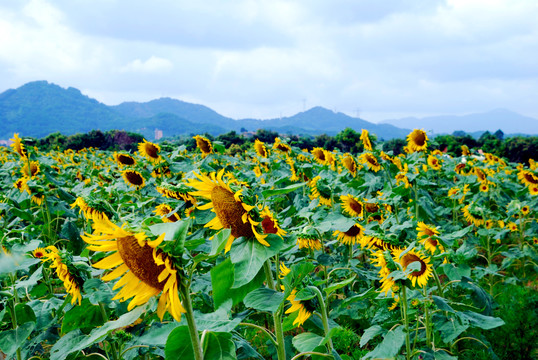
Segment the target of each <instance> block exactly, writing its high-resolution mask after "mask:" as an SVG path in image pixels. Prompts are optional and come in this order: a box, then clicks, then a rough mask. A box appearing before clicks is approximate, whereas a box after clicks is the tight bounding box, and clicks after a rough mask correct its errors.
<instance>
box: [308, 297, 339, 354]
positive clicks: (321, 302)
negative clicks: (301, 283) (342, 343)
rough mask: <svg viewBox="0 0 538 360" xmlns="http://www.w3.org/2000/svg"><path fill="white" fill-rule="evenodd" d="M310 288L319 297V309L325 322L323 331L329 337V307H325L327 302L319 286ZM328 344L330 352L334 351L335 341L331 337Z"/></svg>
mask: <svg viewBox="0 0 538 360" xmlns="http://www.w3.org/2000/svg"><path fill="white" fill-rule="evenodd" d="M308 288H309V289H311V290H313V291H314V292H315V293H316V295H317V297H318V301H319V307H320V308H321V320H322V321H323V330H324V331H325V336H329V331H330V328H329V317H328V316H327V307H326V305H325V300H324V299H323V294H322V293H321V291H320V290H319V289H318V288H317V286H309V287H308ZM328 344H329V350H331V351H332V350H333V349H334V347H333V341H332V339H331V338H330V337H329V342H328Z"/></svg>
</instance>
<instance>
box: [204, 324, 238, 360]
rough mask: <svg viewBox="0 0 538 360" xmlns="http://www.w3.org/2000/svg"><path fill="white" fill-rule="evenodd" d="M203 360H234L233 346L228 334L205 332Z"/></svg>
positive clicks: (230, 335)
mask: <svg viewBox="0 0 538 360" xmlns="http://www.w3.org/2000/svg"><path fill="white" fill-rule="evenodd" d="M202 346H203V348H204V358H205V359H211V360H235V359H237V357H236V356H235V344H234V342H233V340H232V334H231V333H228V332H213V331H210V332H207V333H205V336H204V343H203V345H202Z"/></svg>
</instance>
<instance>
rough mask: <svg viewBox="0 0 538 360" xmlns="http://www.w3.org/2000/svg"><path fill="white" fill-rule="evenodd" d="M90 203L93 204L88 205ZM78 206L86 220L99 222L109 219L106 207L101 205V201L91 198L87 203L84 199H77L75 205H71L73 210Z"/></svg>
mask: <svg viewBox="0 0 538 360" xmlns="http://www.w3.org/2000/svg"><path fill="white" fill-rule="evenodd" d="M88 202H89V203H90V204H91V205H90V204H88ZM76 206H78V207H79V209H80V211H82V212H83V213H84V216H85V217H86V219H91V220H94V221H95V220H99V219H108V216H107V214H106V210H105V209H104V206H103V205H102V204H100V202H99V201H94V200H93V199H91V198H88V199H87V201H86V199H84V198H83V197H80V196H79V197H77V199H76V200H75V202H74V203H72V204H71V209H74V208H75V207H76Z"/></svg>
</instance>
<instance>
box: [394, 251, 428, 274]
mask: <svg viewBox="0 0 538 360" xmlns="http://www.w3.org/2000/svg"><path fill="white" fill-rule="evenodd" d="M400 261H401V262H402V266H403V268H404V270H407V266H409V264H411V263H414V262H415V261H418V262H420V270H416V271H413V272H412V273H411V276H415V277H418V276H420V275H422V274H424V272H425V271H426V266H425V264H424V262H423V261H422V260H421V259H420V258H419V257H418V256H416V255H415V254H409V253H407V254H405V255H404V256H403V257H402V258H401V259H400Z"/></svg>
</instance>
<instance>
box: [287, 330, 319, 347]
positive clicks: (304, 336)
mask: <svg viewBox="0 0 538 360" xmlns="http://www.w3.org/2000/svg"><path fill="white" fill-rule="evenodd" d="M322 341H323V337H322V336H319V335H317V334H314V333H311V332H304V333H301V334H299V335H297V336H295V337H294V338H293V340H292V344H293V346H295V348H296V349H297V350H299V352H306V351H312V350H314V349H315V348H316V347H318V346H319V345H320V344H321V342H322Z"/></svg>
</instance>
